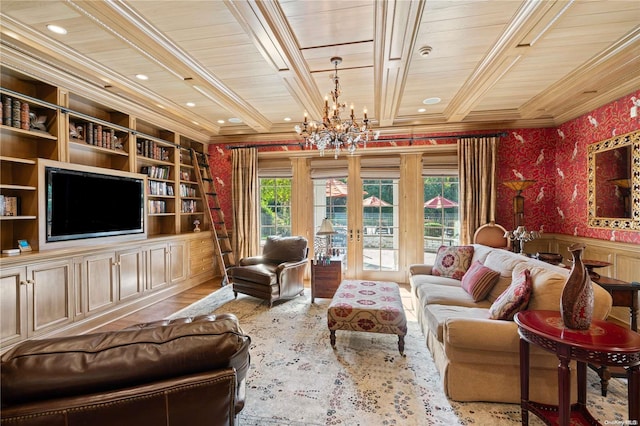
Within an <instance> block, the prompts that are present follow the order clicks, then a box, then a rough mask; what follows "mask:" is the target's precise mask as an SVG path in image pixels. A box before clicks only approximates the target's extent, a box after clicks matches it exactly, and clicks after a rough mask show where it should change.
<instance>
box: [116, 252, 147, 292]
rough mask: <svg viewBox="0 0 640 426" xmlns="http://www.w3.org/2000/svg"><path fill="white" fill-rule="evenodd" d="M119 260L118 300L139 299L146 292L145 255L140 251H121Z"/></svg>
mask: <svg viewBox="0 0 640 426" xmlns="http://www.w3.org/2000/svg"><path fill="white" fill-rule="evenodd" d="M116 257H117V259H118V263H117V265H118V269H117V273H118V300H119V301H123V300H127V299H132V298H135V297H138V296H140V295H141V294H142V292H143V291H144V255H143V252H142V250H140V249H131V250H125V251H120V252H118V253H117V254H116Z"/></svg>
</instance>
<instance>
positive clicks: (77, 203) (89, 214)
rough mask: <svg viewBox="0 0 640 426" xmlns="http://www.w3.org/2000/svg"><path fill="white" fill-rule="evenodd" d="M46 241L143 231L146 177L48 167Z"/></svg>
mask: <svg viewBox="0 0 640 426" xmlns="http://www.w3.org/2000/svg"><path fill="white" fill-rule="evenodd" d="M45 179H46V211H47V214H46V216H47V241H48V242H52V241H66V240H78V239H84V238H96V237H107V236H114V235H124V234H138V233H143V232H144V179H142V178H140V179H138V178H133V177H121V176H113V175H107V174H99V173H93V172H83V171H76V170H67V169H61V168H56V167H46V168H45Z"/></svg>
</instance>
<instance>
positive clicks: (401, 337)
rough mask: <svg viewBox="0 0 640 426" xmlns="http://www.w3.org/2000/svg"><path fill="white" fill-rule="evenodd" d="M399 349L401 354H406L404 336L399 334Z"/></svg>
mask: <svg viewBox="0 0 640 426" xmlns="http://www.w3.org/2000/svg"><path fill="white" fill-rule="evenodd" d="M398 349H399V350H400V355H402V356H405V355H404V336H401V335H398Z"/></svg>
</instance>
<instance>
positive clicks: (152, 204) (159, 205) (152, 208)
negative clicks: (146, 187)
mask: <svg viewBox="0 0 640 426" xmlns="http://www.w3.org/2000/svg"><path fill="white" fill-rule="evenodd" d="M166 212H167V203H166V202H164V201H162V200H149V214H158V213H166Z"/></svg>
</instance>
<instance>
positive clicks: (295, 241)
mask: <svg viewBox="0 0 640 426" xmlns="http://www.w3.org/2000/svg"><path fill="white" fill-rule="evenodd" d="M308 253H309V248H308V246H307V239H306V238H304V237H277V236H271V237H268V238H267V242H266V243H265V245H264V248H263V249H262V256H252V257H245V258H242V259H240V262H238V266H235V267H233V268H230V269H229V271H228V272H227V274H228V275H229V279H230V280H231V282H232V283H233V294H234V295H235V296H236V297H237V296H238V293H243V294H248V295H249V296H253V297H258V298H260V299H264V300H267V301H268V302H269V307H271V306H272V305H273V302H274V301H276V300H280V299H290V298H293V297H296V296H298V295H302V294H303V293H304V273H305V270H306V268H307V264H308V263H309V260H308V258H307V256H308Z"/></svg>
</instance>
